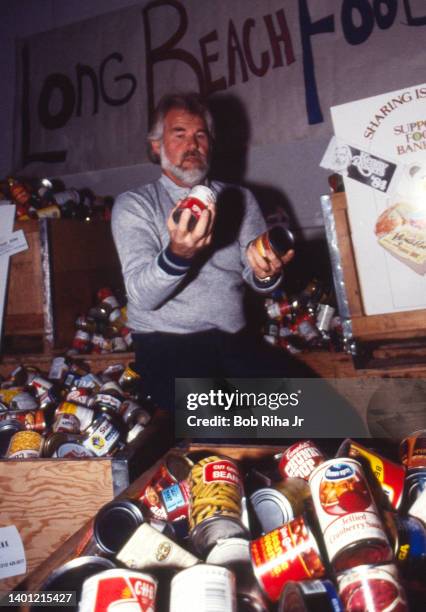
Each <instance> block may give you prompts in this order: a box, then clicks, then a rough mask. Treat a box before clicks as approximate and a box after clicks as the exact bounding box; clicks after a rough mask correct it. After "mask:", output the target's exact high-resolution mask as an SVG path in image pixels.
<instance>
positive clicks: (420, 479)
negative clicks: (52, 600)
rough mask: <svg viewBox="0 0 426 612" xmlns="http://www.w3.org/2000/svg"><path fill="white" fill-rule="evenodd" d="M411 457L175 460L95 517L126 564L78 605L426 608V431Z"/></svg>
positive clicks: (350, 450)
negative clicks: (137, 489) (132, 494)
mask: <svg viewBox="0 0 426 612" xmlns="http://www.w3.org/2000/svg"><path fill="white" fill-rule="evenodd" d="M401 459H402V463H398V462H396V461H390V460H389V459H387V458H386V457H384V456H382V455H380V454H378V453H377V452H376V451H375V450H372V449H370V448H367V447H365V446H364V445H363V444H360V443H358V442H356V441H354V440H345V441H344V442H343V443H342V444H341V446H340V448H339V449H338V451H337V454H336V456H335V457H334V458H331V459H328V458H327V457H326V455H325V454H324V453H323V452H322V450H321V449H320V448H319V447H318V446H317V445H316V444H315V443H314V442H313V441H310V440H303V441H299V442H296V443H295V444H293V445H292V446H290V447H289V448H286V449H285V450H284V451H283V452H281V453H279V454H278V455H270V456H269V457H267V459H266V460H263V461H262V462H261V463H259V462H256V461H255V460H248V459H245V460H244V461H241V462H239V461H236V460H235V459H234V458H232V457H229V456H224V455H222V454H221V453H216V452H214V451H212V450H211V449H210V450H207V451H198V452H196V453H195V452H192V453H185V452H183V451H179V452H178V451H173V452H171V453H170V454H169V455H168V456H166V458H165V460H163V461H162V462H161V464H160V465H159V467H158V469H157V470H156V471H155V472H154V474H153V476H152V477H151V478H150V479H149V480H147V481H144V484H143V486H142V487H141V490H140V491H138V492H137V493H136V494H135V495H134V496H133V497H132V498H131V499H130V498H129V499H118V500H115V501H113V502H110V503H109V504H107V505H106V506H104V507H103V508H102V509H101V510H100V511H99V513H98V514H97V516H96V517H95V521H94V543H95V549H96V552H97V554H98V555H99V556H101V557H102V558H105V559H108V560H109V561H110V562H112V563H113V564H114V565H115V566H116V567H115V568H114V569H109V570H108V571H100V572H99V573H96V574H93V572H91V574H90V577H89V578H88V580H87V581H85V582H84V581H83V579H82V580H81V584H80V587H79V591H78V592H79V597H80V608H79V610H81V611H84V612H86V611H90V612H99V611H100V610H101V609H102V610H105V609H108V606H111V609H112V607H113V606H118V607H119V606H120V605H126V610H127V609H129V610H138V611H139V610H145V611H146V610H150V611H151V612H153V611H155V610H156V611H157V612H158V611H159V610H161V611H166V610H168V611H170V612H213V611H214V612H269V611H270V612H299V611H305V612H306V611H308V612H317V611H321V612H328V611H330V612H332V611H333V612H339V611H342V612H385V611H386V612H388V611H389V612H391V611H392V612H404V611H406V610H415V611H417V610H418V611H420V610H424V609H425V605H426V587H425V585H424V577H425V575H426V573H425V570H426V522H425V490H426V431H423V432H415V433H414V434H413V435H411V436H409V437H408V438H407V439H405V440H403V441H402V442H401ZM89 559H92V558H89ZM76 562H77V560H76ZM88 563H89V561H88ZM90 563H91V561H90ZM118 585H120V588H118ZM135 585H139V586H135ZM63 586H64V585H63ZM116 587H117V588H116Z"/></svg>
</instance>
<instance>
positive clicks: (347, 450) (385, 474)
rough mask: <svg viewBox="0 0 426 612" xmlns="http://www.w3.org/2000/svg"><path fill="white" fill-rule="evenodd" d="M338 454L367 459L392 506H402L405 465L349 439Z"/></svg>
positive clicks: (396, 507)
mask: <svg viewBox="0 0 426 612" xmlns="http://www.w3.org/2000/svg"><path fill="white" fill-rule="evenodd" d="M337 455H338V456H339V455H341V456H345V457H352V458H353V459H357V458H360V457H361V458H363V459H364V460H366V461H367V462H368V465H369V467H370V469H371V471H372V473H373V474H374V476H375V477H376V478H377V480H378V482H379V484H380V486H381V488H382V490H383V492H384V493H385V495H386V496H387V498H388V499H389V502H390V504H391V505H392V507H393V508H395V509H396V510H397V509H398V508H399V507H400V505H401V502H402V498H403V493H404V480H405V467H404V466H403V465H400V464H398V463H394V462H393V461H389V459H386V458H385V457H382V456H381V455H379V454H378V453H376V452H374V451H371V450H370V449H368V448H365V446H362V444H359V443H358V442H354V441H353V440H349V439H348V440H345V441H344V442H343V444H342V445H341V447H340V448H339V450H338V451H337Z"/></svg>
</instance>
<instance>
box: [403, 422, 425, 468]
mask: <svg viewBox="0 0 426 612" xmlns="http://www.w3.org/2000/svg"><path fill="white" fill-rule="evenodd" d="M399 455H400V457H401V461H402V463H403V464H404V465H405V466H406V467H407V468H420V467H426V429H421V430H419V431H415V432H414V433H412V434H411V435H409V436H408V437H407V438H404V440H402V442H401V444H400V446H399Z"/></svg>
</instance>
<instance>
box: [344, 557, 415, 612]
mask: <svg viewBox="0 0 426 612" xmlns="http://www.w3.org/2000/svg"><path fill="white" fill-rule="evenodd" d="M337 584H338V591H339V595H340V598H341V600H342V603H343V606H344V608H345V612H361V610H362V612H384V611H386V612H408V605H407V599H406V597H405V593H404V589H403V587H402V585H401V582H400V580H399V577H398V570H397V569H396V566H395V565H394V564H392V563H388V564H386V565H360V566H358V567H354V568H352V569H350V570H348V571H346V572H343V573H342V574H338V575H337Z"/></svg>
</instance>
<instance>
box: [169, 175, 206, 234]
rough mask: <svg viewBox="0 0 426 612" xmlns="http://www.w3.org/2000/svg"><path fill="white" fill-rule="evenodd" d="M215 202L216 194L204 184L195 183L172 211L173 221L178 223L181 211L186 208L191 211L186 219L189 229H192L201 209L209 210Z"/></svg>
mask: <svg viewBox="0 0 426 612" xmlns="http://www.w3.org/2000/svg"><path fill="white" fill-rule="evenodd" d="M215 204H216V194H215V193H214V191H212V190H211V189H209V188H208V187H206V186H205V185H195V187H193V188H192V189H191V191H190V192H189V193H188V195H187V197H186V198H185V199H184V200H183V202H181V203H180V204H179V207H178V208H177V209H176V210H175V211H174V213H173V221H174V222H175V223H179V219H180V216H181V214H182V212H183V211H184V210H186V209H189V210H190V211H191V217H190V219H189V221H188V229H189V231H191V230H193V229H194V227H195V225H196V223H197V221H198V219H199V218H200V216H201V213H202V212H203V210H209V209H210V210H211V209H212V208H214V206H215Z"/></svg>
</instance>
